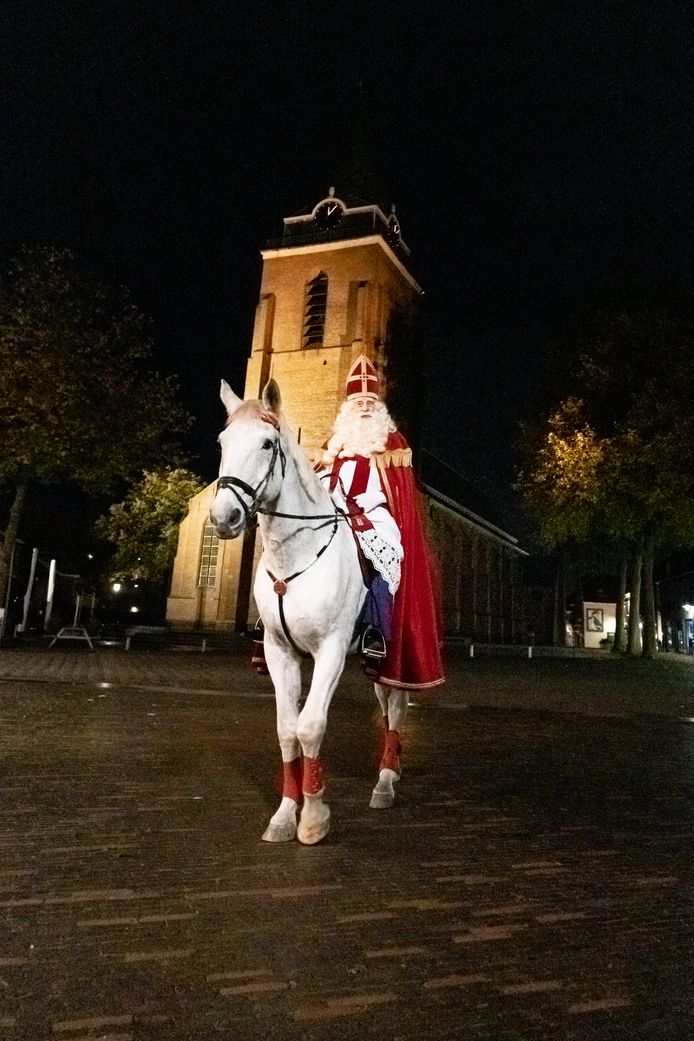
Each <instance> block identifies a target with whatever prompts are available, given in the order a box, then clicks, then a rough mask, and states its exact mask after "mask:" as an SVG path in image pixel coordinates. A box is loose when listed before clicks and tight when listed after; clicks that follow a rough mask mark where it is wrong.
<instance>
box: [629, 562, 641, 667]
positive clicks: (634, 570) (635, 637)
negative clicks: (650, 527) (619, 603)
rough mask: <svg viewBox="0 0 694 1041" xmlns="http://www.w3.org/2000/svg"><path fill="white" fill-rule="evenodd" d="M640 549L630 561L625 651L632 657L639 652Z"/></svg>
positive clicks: (636, 655)
mask: <svg viewBox="0 0 694 1041" xmlns="http://www.w3.org/2000/svg"><path fill="white" fill-rule="evenodd" d="M641 564H642V554H641V550H640V549H639V550H636V551H635V552H634V556H633V559H632V562H631V581H630V583H629V638H628V643H627V653H628V654H631V655H632V656H634V657H638V655H640V654H641V629H640V625H639V623H640V621H641Z"/></svg>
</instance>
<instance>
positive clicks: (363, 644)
mask: <svg viewBox="0 0 694 1041" xmlns="http://www.w3.org/2000/svg"><path fill="white" fill-rule="evenodd" d="M359 653H360V654H361V655H362V657H363V658H378V659H380V658H385V656H386V640H385V637H384V635H383V633H382V632H381V630H380V629H377V628H376V626H375V625H368V626H367V627H366V629H365V630H364V632H363V633H362V636H361V640H360V641H359Z"/></svg>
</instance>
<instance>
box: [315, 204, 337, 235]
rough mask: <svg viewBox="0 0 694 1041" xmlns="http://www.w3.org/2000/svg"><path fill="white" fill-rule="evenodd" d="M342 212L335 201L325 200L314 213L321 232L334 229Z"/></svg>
mask: <svg viewBox="0 0 694 1041" xmlns="http://www.w3.org/2000/svg"><path fill="white" fill-rule="evenodd" d="M343 214H344V210H343V209H342V206H341V205H340V203H339V202H338V201H337V199H326V200H325V202H322V203H321V204H320V206H319V207H318V208H317V210H316V212H315V213H314V218H315V221H316V224H317V225H318V227H319V228H320V229H321V231H327V230H328V229H329V228H334V227H336V226H337V225H338V224H339V223H340V221H341V220H342V217H343Z"/></svg>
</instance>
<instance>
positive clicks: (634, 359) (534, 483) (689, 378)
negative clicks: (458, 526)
mask: <svg viewBox="0 0 694 1041" xmlns="http://www.w3.org/2000/svg"><path fill="white" fill-rule="evenodd" d="M693 312H694V306H693V305H692V301H691V300H689V299H688V298H685V299H679V300H672V299H671V300H663V299H648V298H645V299H640V300H634V299H633V298H632V299H630V300H628V301H627V302H626V303H625V305H624V306H622V307H615V308H613V309H612V310H611V311H607V312H605V311H603V312H601V313H599V314H598V318H597V320H596V321H595V323H594V326H593V328H592V330H590V334H589V335H588V336H587V338H586V340H585V341H584V344H583V347H582V350H581V352H580V354H579V359H578V365H577V368H576V373H575V376H574V380H573V386H574V395H573V396H569V397H568V398H567V399H566V400H565V401H564V402H563V403H561V404H560V405H559V406H557V407H555V410H554V411H553V412H552V414H551V415H550V417H549V419H548V421H547V422H546V424H545V425H544V427H543V428H542V429H541V434H540V437H539V439H538V440H537V441H536V443H535V454H534V455H529V454H526V460H527V461H526V464H525V466H524V467H523V468H522V469H521V471H520V474H519V484H520V486H521V490H522V492H523V494H524V496H525V500H526V503H527V504H528V506H529V507H530V509H531V511H532V512H533V513H534V515H535V517H536V519H537V520H538V524H539V528H540V533H541V535H543V536H544V539H545V542H546V543H547V544H549V545H554V546H557V545H566V544H567V543H569V541H570V540H571V539H575V540H576V541H577V542H579V543H581V542H582V543H584V544H585V543H586V542H588V541H589V540H590V539H597V538H603V539H606V540H607V541H609V542H611V543H613V544H614V545H615V546H617V547H618V548H619V549H620V550H621V551H622V554H623V555H624V556H628V557H629V559H630V561H631V581H630V629H629V642H628V650H629V652H630V653H632V654H635V653H638V652H639V650H640V649H641V648H640V642H641V641H640V632H639V620H640V616H641V593H642V592H643V616H644V630H643V653H644V654H646V655H649V656H650V655H652V654H653V653H654V652H655V604H654V596H653V562H654V559H655V557H656V554H657V553H658V552H659V551H664V550H666V549H667V548H669V547H671V546H674V545H691V544H693V543H694V472H693V471H692V468H691V466H690V465H689V460H688V453H687V450H686V446H688V445H689V444H690V443H691V439H692V436H694V414H693V412H692V407H691V402H692V400H693V399H694V398H693V395H694V351H693V348H694V333H693V332H692V321H691V319H692V313H693ZM558 423H559V424H560V426H561V429H560V431H559V433H560V435H561V436H558ZM617 636H618V638H619V636H621V627H620V625H619V620H618V627H617Z"/></svg>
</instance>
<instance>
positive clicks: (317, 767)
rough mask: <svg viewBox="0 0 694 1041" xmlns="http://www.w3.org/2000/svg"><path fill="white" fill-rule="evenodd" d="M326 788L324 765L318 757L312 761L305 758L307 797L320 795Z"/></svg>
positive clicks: (307, 757)
mask: <svg viewBox="0 0 694 1041" xmlns="http://www.w3.org/2000/svg"><path fill="white" fill-rule="evenodd" d="M324 786H325V781H324V779H323V764H322V762H321V761H320V759H319V758H318V757H316V758H315V759H311V758H310V756H307V755H306V756H304V792H305V794H306V795H318V793H319V792H320V791H322V789H323V788H324Z"/></svg>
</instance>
